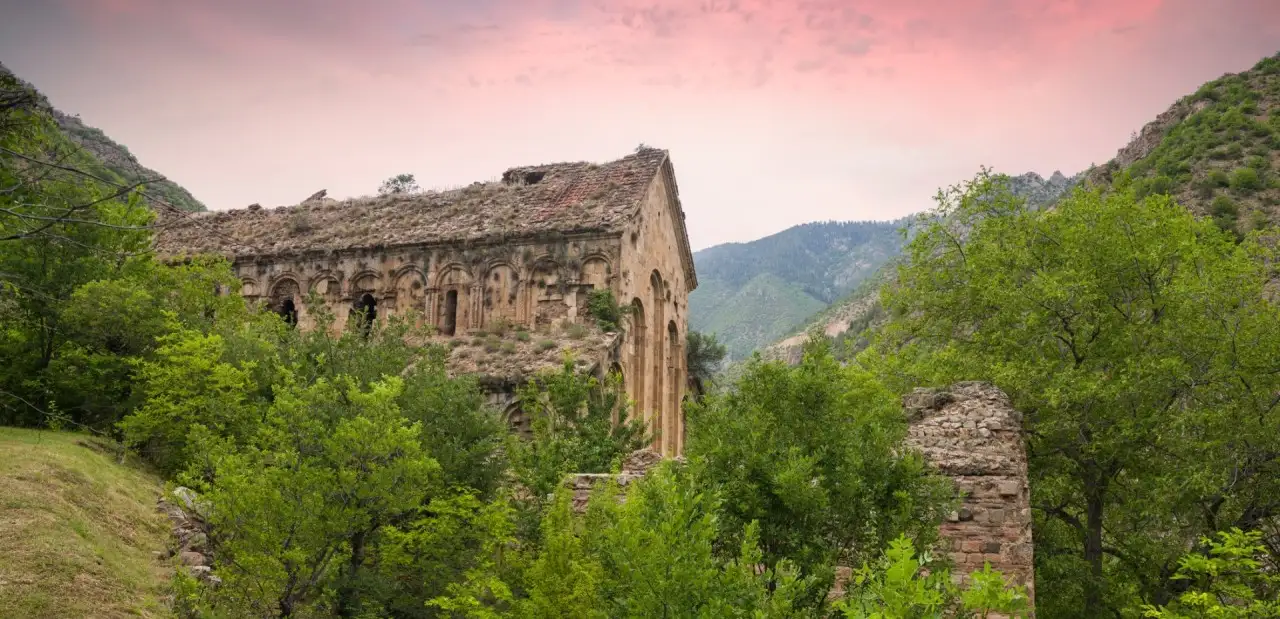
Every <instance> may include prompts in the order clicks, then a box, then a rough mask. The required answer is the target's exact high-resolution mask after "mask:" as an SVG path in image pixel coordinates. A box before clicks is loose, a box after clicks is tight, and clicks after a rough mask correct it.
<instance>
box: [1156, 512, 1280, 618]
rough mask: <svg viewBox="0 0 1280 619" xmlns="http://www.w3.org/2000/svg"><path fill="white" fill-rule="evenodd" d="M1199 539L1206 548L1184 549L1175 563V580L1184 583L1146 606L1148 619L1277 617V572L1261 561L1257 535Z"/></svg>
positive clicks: (1237, 531) (1279, 591)
mask: <svg viewBox="0 0 1280 619" xmlns="http://www.w3.org/2000/svg"><path fill="white" fill-rule="evenodd" d="M1217 537H1218V539H1210V538H1204V539H1202V540H1201V544H1202V545H1204V546H1206V547H1207V549H1208V552H1207V553H1206V554H1202V553H1189V554H1187V555H1185V556H1184V557H1183V558H1182V560H1181V561H1180V562H1179V564H1178V573H1177V574H1176V575H1175V576H1174V578H1175V579H1177V580H1179V581H1184V582H1187V583H1189V584H1190V587H1189V588H1188V590H1186V591H1184V592H1182V593H1181V594H1180V595H1179V596H1178V598H1177V599H1176V600H1174V601H1173V602H1171V603H1170V604H1169V605H1168V606H1165V607H1163V608H1156V607H1155V606H1151V605H1147V606H1146V607H1145V608H1144V609H1143V613H1142V616H1143V617H1148V618H1150V619H1199V618H1200V617H1213V618H1215V619H1280V574H1277V573H1276V572H1275V570H1274V568H1273V567H1271V568H1269V567H1268V566H1267V564H1266V559H1267V555H1268V552H1267V549H1266V546H1265V545H1264V544H1263V543H1262V533H1261V532H1258V531H1249V532H1244V531H1241V530H1240V529H1232V530H1231V531H1223V532H1220V533H1218V535H1217Z"/></svg>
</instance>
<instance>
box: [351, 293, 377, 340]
mask: <svg viewBox="0 0 1280 619" xmlns="http://www.w3.org/2000/svg"><path fill="white" fill-rule="evenodd" d="M356 311H358V312H360V331H361V332H363V333H364V336H365V337H369V332H370V331H372V330H373V321H374V320H376V319H377V318H378V302H377V301H375V300H374V299H373V295H371V294H366V295H364V296H362V297H360V305H359V306H357V308H356Z"/></svg>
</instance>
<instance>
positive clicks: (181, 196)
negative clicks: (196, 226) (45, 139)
mask: <svg viewBox="0 0 1280 619" xmlns="http://www.w3.org/2000/svg"><path fill="white" fill-rule="evenodd" d="M0 75H6V76H9V77H10V78H11V79H18V78H16V77H15V76H13V73H12V72H10V71H9V69H7V68H5V66H4V65H3V64H0ZM27 86H28V90H27V91H28V92H31V93H33V94H34V96H36V97H37V98H38V100H39V104H40V105H41V106H43V107H45V108H46V109H47V110H48V111H49V113H50V114H51V115H52V117H53V118H54V119H55V120H56V121H57V125H58V127H59V128H60V129H61V130H62V132H63V133H64V134H65V135H66V136H67V137H68V138H69V139H70V140H71V142H72V143H73V144H75V145H77V146H79V147H80V148H81V149H82V151H83V155H82V156H77V159H80V161H79V163H78V169H80V170H82V171H84V172H87V173H90V174H93V175H94V176H97V177H100V178H102V179H105V180H108V181H110V182H113V183H118V184H122V185H135V184H138V185H139V186H140V187H142V188H143V189H144V190H145V192H146V194H147V198H148V200H150V201H154V202H161V203H164V204H168V205H171V206H175V207H177V208H180V209H182V210H184V211H204V210H206V209H205V206H204V204H202V203H201V202H200V201H199V200H197V199H196V198H195V196H192V195H191V192H189V191H187V190H186V189H184V188H182V187H181V186H179V185H178V184H177V183H174V182H173V181H170V180H168V179H165V178H164V176H163V175H161V174H160V173H158V172H156V171H155V170H152V169H150V168H148V167H146V166H144V165H142V164H141V163H139V162H138V158H137V157H135V156H134V155H133V153H131V152H129V149H128V148H126V147H125V146H124V145H122V144H119V143H117V142H115V141H114V140H112V139H111V138H109V137H107V135H106V134H105V133H103V132H102V130H101V129H98V128H96V127H90V126H89V125H86V124H85V123H84V121H82V120H80V117H79V115H69V114H66V113H63V112H61V111H59V110H58V109H57V108H54V107H53V105H51V104H50V103H49V100H48V99H47V98H45V97H44V95H42V94H40V93H39V91H37V90H36V89H35V88H33V87H31V86H30V85H29V84H28V85H27ZM0 105H3V104H2V103H0Z"/></svg>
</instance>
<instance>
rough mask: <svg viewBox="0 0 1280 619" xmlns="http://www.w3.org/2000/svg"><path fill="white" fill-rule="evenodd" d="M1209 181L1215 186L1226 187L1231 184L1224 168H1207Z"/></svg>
mask: <svg viewBox="0 0 1280 619" xmlns="http://www.w3.org/2000/svg"><path fill="white" fill-rule="evenodd" d="M1208 178H1209V182H1211V183H1213V184H1214V185H1215V186H1217V187H1226V186H1228V185H1230V184H1231V176H1230V175H1228V174H1227V172H1226V171H1225V170H1220V169H1217V168H1214V169H1212V170H1209V176H1208Z"/></svg>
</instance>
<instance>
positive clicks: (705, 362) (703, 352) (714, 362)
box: [684, 330, 728, 391]
mask: <svg viewBox="0 0 1280 619" xmlns="http://www.w3.org/2000/svg"><path fill="white" fill-rule="evenodd" d="M684 354H685V363H686V365H687V366H688V368H689V378H690V379H691V380H692V381H693V382H694V384H695V385H697V388H698V390H699V391H702V390H704V386H706V385H710V384H711V379H712V378H713V377H715V375H716V372H718V371H719V370H720V367H721V364H722V363H724V358H725V355H726V354H728V351H727V349H726V348H725V346H724V344H721V343H720V340H718V339H716V336H715V334H714V333H700V332H698V331H693V330H690V331H689V334H688V335H687V336H685V353H684Z"/></svg>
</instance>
